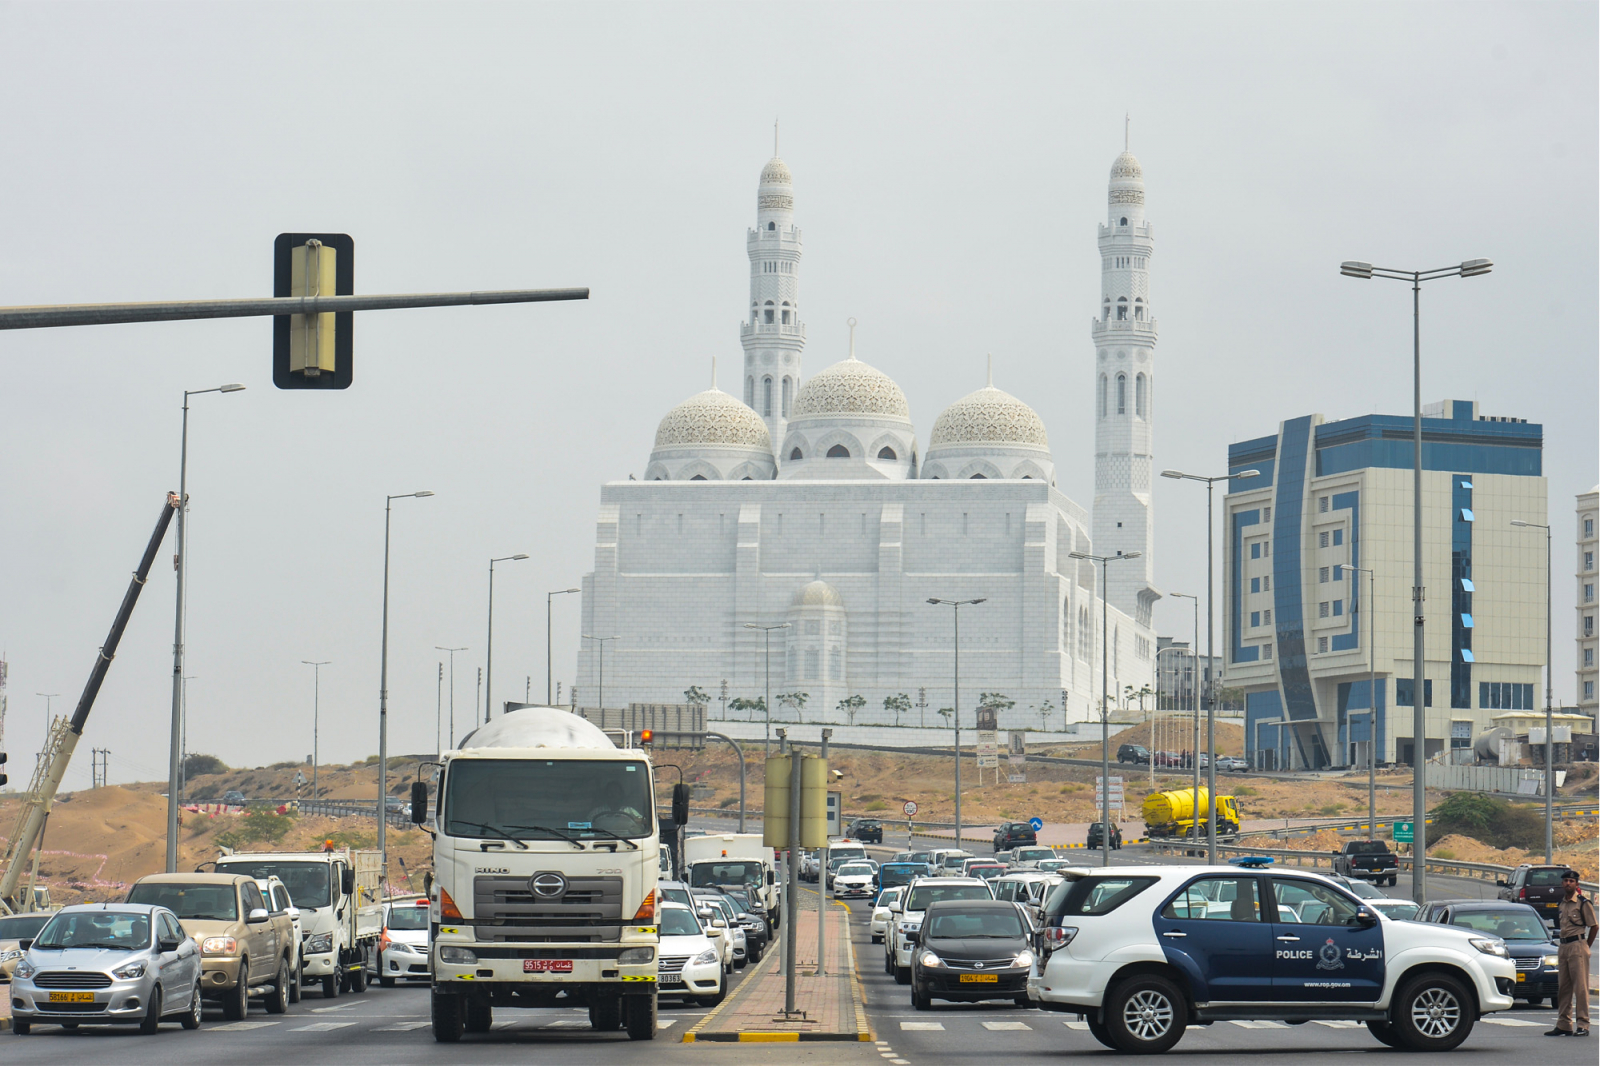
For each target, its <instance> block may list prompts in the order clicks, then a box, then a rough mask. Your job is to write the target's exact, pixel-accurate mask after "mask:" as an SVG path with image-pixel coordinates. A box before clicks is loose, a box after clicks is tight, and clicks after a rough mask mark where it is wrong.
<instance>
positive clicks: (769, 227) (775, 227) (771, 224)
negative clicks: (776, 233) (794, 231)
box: [767, 222, 778, 233]
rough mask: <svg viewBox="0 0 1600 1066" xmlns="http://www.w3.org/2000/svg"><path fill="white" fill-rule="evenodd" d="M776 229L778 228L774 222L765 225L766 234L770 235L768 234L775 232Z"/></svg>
mask: <svg viewBox="0 0 1600 1066" xmlns="http://www.w3.org/2000/svg"><path fill="white" fill-rule="evenodd" d="M777 228H778V225H777V223H775V222H768V223H767V231H768V232H769V233H770V232H771V231H772V230H775V229H777Z"/></svg>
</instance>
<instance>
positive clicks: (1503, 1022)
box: [1483, 1018, 1544, 1026]
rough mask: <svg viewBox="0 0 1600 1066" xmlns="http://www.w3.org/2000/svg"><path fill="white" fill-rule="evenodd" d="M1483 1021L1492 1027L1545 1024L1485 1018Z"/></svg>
mask: <svg viewBox="0 0 1600 1066" xmlns="http://www.w3.org/2000/svg"><path fill="white" fill-rule="evenodd" d="M1483 1020H1484V1021H1486V1022H1488V1023H1489V1024H1490V1025H1533V1026H1541V1025H1543V1024H1544V1022H1529V1021H1523V1020H1522V1019H1521V1018H1485V1019H1483Z"/></svg>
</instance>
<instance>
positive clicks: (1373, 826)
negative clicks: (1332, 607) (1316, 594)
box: [1339, 563, 1378, 840]
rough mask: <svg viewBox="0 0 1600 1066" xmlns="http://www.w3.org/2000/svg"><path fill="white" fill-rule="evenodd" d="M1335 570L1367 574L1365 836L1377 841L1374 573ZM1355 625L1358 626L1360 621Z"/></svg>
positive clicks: (1363, 568) (1365, 569)
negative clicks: (1366, 834)
mask: <svg viewBox="0 0 1600 1066" xmlns="http://www.w3.org/2000/svg"><path fill="white" fill-rule="evenodd" d="M1339 569H1341V570H1345V571H1348V572H1350V573H1352V574H1366V575H1367V598H1366V599H1365V600H1362V601H1360V602H1361V613H1362V614H1365V615H1366V616H1367V833H1368V835H1369V837H1370V838H1371V839H1372V840H1377V839H1378V761H1377V760H1378V756H1377V754H1376V752H1375V751H1374V749H1375V748H1376V747H1377V745H1378V612H1377V610H1376V608H1377V605H1378V603H1377V598H1378V590H1377V582H1378V574H1377V571H1376V570H1375V569H1374V568H1372V567H1368V566H1351V565H1350V564H1349V563H1340V564H1339ZM1356 625H1357V626H1360V625H1361V619H1360V618H1357V619H1356ZM1358 632H1359V630H1358Z"/></svg>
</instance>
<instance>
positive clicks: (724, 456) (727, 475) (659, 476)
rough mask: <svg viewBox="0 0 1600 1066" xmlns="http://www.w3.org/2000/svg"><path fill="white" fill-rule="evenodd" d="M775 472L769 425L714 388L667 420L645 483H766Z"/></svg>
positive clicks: (659, 433) (671, 413) (684, 404)
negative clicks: (753, 481) (742, 481)
mask: <svg viewBox="0 0 1600 1066" xmlns="http://www.w3.org/2000/svg"><path fill="white" fill-rule="evenodd" d="M774 473H775V464H774V463H773V459H772V436H771V434H769V433H768V432H767V424H766V423H765V422H764V421H762V419H761V416H760V415H758V414H756V413H755V412H754V411H752V410H751V409H750V408H749V407H747V406H745V404H743V403H741V402H740V401H739V400H738V399H737V398H735V397H733V396H729V395H728V394H727V393H725V392H723V391H722V390H721V389H719V388H717V387H716V386H714V385H713V386H712V387H711V388H709V389H707V390H706V391H705V392H702V393H698V394H696V395H694V396H691V397H689V398H688V399H687V400H685V401H683V402H682V403H680V404H679V405H678V406H676V407H674V408H673V409H672V410H670V411H668V412H667V416H666V417H665V418H663V419H662V420H661V424H660V425H659V426H658V427H657V428H656V443H655V448H654V450H652V451H651V453H650V464H649V466H648V468H647V469H646V472H645V480H646V481H739V480H746V479H748V480H759V481H766V480H770V479H771V478H772V476H773V474H774Z"/></svg>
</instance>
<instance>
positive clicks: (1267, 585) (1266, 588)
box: [1261, 574, 1272, 592]
mask: <svg viewBox="0 0 1600 1066" xmlns="http://www.w3.org/2000/svg"><path fill="white" fill-rule="evenodd" d="M1261 591H1262V592H1271V591H1272V575H1271V574H1268V575H1267V576H1266V577H1263V578H1262V579H1261Z"/></svg>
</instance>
